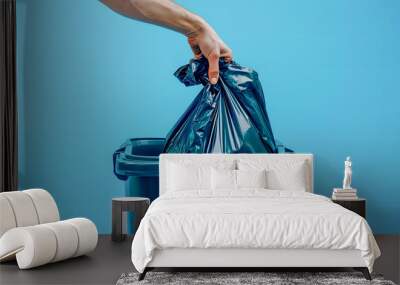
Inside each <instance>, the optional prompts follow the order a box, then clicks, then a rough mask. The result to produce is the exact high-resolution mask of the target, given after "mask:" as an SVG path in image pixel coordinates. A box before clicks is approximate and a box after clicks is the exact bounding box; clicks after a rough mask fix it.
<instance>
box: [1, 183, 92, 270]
mask: <svg viewBox="0 0 400 285" xmlns="http://www.w3.org/2000/svg"><path fill="white" fill-rule="evenodd" d="M59 218H60V215H59V212H58V208H57V205H56V203H55V201H54V199H53V197H52V196H51V195H50V193H49V192H47V191H46V190H43V189H30V190H25V191H12V192H3V193H0V262H1V261H7V260H12V259H15V258H16V259H17V262H18V266H19V268H21V269H26V268H32V267H36V266H40V265H43V264H46V263H49V262H56V261H59V260H63V259H67V258H70V257H75V256H79V255H83V254H86V253H88V252H90V251H92V250H93V249H94V248H95V247H96V245H97V229H96V226H95V225H94V224H93V222H91V221H90V220H88V219H84V218H76V219H70V220H66V221H62V222H60V221H58V220H59Z"/></svg>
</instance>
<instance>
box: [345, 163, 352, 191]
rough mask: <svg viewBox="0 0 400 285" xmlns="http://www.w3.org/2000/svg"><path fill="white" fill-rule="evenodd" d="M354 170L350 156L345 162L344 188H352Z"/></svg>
mask: <svg viewBox="0 0 400 285" xmlns="http://www.w3.org/2000/svg"><path fill="white" fill-rule="evenodd" d="M352 174H353V171H352V169H351V158H350V156H348V157H347V158H346V161H345V162H344V178H343V189H352V188H351V176H352Z"/></svg>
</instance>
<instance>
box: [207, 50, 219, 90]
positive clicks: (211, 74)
mask: <svg viewBox="0 0 400 285" xmlns="http://www.w3.org/2000/svg"><path fill="white" fill-rule="evenodd" d="M207 60H208V78H209V80H210V82H211V84H216V83H217V82H218V77H219V51H218V50H214V51H212V52H211V53H210V54H209V55H208V57H207Z"/></svg>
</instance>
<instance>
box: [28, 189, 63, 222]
mask: <svg viewBox="0 0 400 285" xmlns="http://www.w3.org/2000/svg"><path fill="white" fill-rule="evenodd" d="M22 193H25V194H28V195H29V197H30V198H31V199H32V201H33V204H34V206H35V210H36V213H37V215H38V219H39V224H44V223H52V222H57V221H59V220H60V214H59V212H58V208H57V204H56V202H55V201H54V199H53V197H52V196H51V195H50V193H49V192H47V191H46V190H43V189H29V190H24V191H22Z"/></svg>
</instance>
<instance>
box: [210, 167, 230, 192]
mask: <svg viewBox="0 0 400 285" xmlns="http://www.w3.org/2000/svg"><path fill="white" fill-rule="evenodd" d="M211 188H212V189H213V190H218V189H230V190H235V189H236V170H232V169H215V168H212V169H211Z"/></svg>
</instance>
